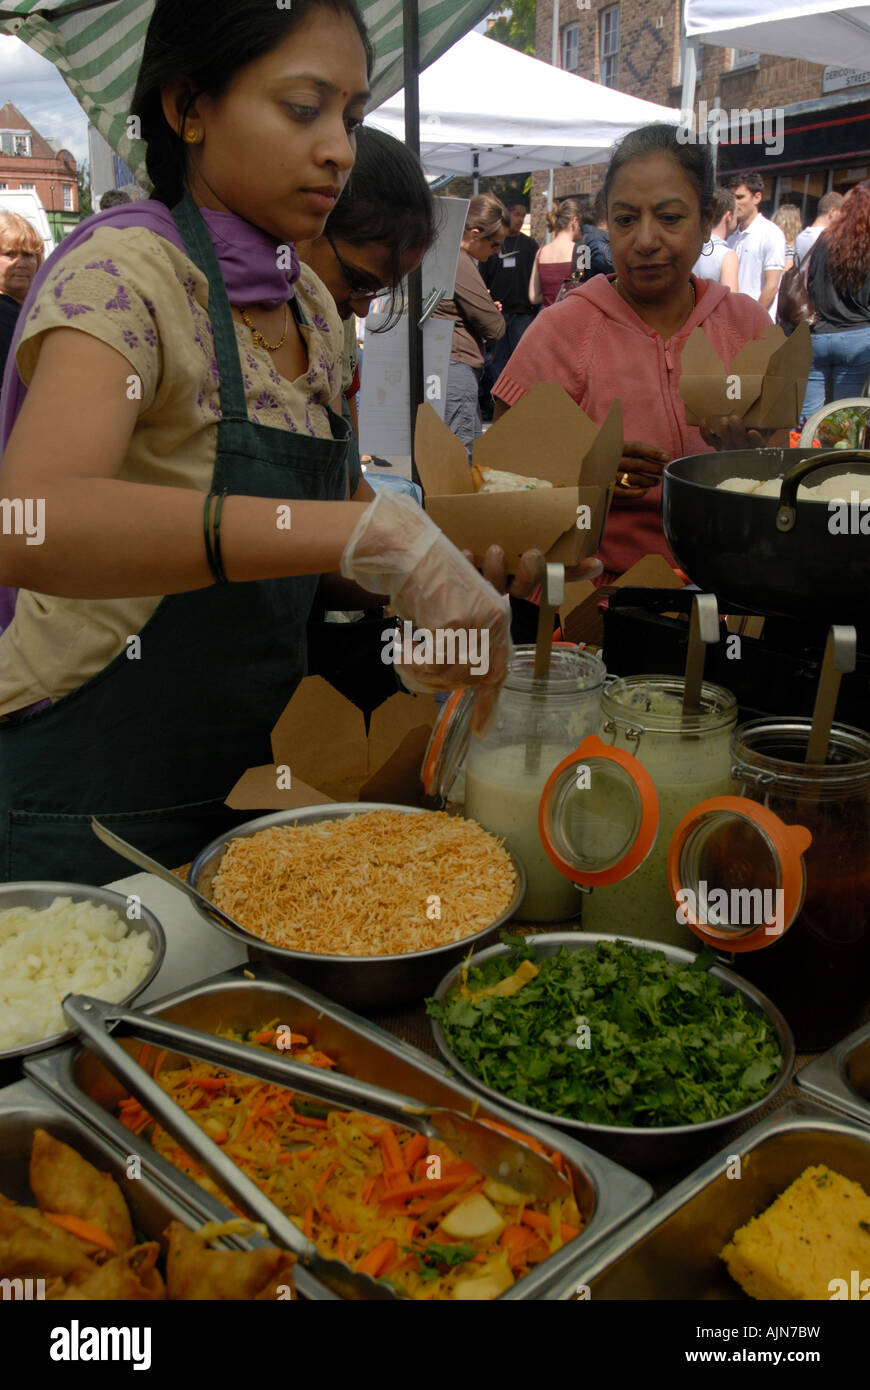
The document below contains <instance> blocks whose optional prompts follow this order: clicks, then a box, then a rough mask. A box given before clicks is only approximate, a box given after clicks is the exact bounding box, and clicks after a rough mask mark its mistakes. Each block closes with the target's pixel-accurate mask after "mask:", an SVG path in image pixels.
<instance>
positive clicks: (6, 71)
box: [0, 34, 88, 166]
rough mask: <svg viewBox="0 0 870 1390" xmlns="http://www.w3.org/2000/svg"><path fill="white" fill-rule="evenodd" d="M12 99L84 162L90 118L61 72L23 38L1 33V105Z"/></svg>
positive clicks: (42, 131) (43, 131)
mask: <svg viewBox="0 0 870 1390" xmlns="http://www.w3.org/2000/svg"><path fill="white" fill-rule="evenodd" d="M6 101H11V102H12V103H13V104H14V105H15V106H17V107H18V109H19V111H20V112H21V113H22V115H24V116H26V117H27V119H28V120H29V121H30V123H31V125H33V126H35V128H36V129H37V130H38V131H39V133H40V135H42V136H44V137H45V139H46V140H59V141H60V142H61V144H62V145H64V146H65V147H66V148H67V149H68V150H70V151H71V152H72V154H73V155H74V156H75V158H76V162H77V163H78V164H79V166H81V162H82V160H84V159H87V156H88V118H87V116H86V115H85V113H84V111H83V110H82V108H81V107H80V106H79V104H78V102H77V101H76V99H75V97H74V96H73V94H72V92H71V91H70V90H69V88H68V87H67V85H66V83H65V82H64V80H63V78H62V77H61V75H60V73H59V72H58V71H57V69H56V68H55V67H54V65H53V64H52V63H50V62H49V61H48V59H47V58H43V57H41V56H40V54H38V53H34V51H33V49H32V48H28V47H27V45H26V44H24V43H22V42H21V40H20V39H16V38H12V37H9V36H7V35H4V34H0V106H2V105H3V103H4V102H6Z"/></svg>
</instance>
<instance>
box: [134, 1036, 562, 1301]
mask: <svg viewBox="0 0 870 1390" xmlns="http://www.w3.org/2000/svg"><path fill="white" fill-rule="evenodd" d="M273 1030H274V1025H267V1026H266V1027H265V1028H264V1029H262V1030H252V1032H251V1033H248V1034H240V1033H237V1032H232V1031H229V1030H227V1031H226V1032H224V1034H223V1035H224V1036H226V1037H231V1038H235V1039H238V1040H241V1041H244V1042H248V1041H251V1040H252V1039H253V1038H256V1039H257V1040H258V1043H262V1045H264V1046H268V1042H269V1041H270V1040H271V1037H273V1036H274V1031H273ZM255 1045H257V1044H255ZM293 1057H294V1060H296V1061H303V1062H308V1063H310V1064H311V1065H313V1066H332V1065H335V1064H334V1063H333V1062H332V1059H331V1058H329V1057H328V1056H327V1055H326V1054H324V1053H322V1052H320V1051H318V1049H317V1048H315V1047H313V1046H312V1045H311V1044H309V1043H308V1042H307V1040H305V1045H304V1046H300V1047H294V1051H293ZM140 1064H142V1065H146V1064H147V1063H146V1059H145V1057H142V1056H140ZM149 1069H150V1068H149ZM157 1080H158V1081H159V1083H160V1085H161V1086H162V1087H163V1089H164V1090H165V1091H167V1092H168V1094H169V1095H170V1096H171V1097H172V1099H173V1100H174V1101H175V1102H176V1103H177V1104H178V1105H180V1106H181V1107H182V1109H184V1110H185V1111H188V1112H189V1113H190V1114H191V1115H192V1117H193V1118H194V1119H195V1120H196V1121H197V1123H199V1124H200V1125H201V1126H202V1127H203V1129H205V1131H206V1133H208V1134H210V1135H211V1137H212V1138H214V1139H215V1141H216V1142H217V1143H219V1144H220V1145H221V1147H222V1148H223V1150H224V1152H225V1153H227V1154H228V1155H229V1156H230V1157H231V1158H232V1159H233V1161H234V1162H235V1163H237V1164H238V1165H239V1167H240V1168H241V1169H242V1171H243V1172H245V1173H246V1174H247V1175H248V1176H249V1177H250V1178H252V1179H253V1181H254V1182H256V1183H257V1185H258V1186H259V1187H260V1188H262V1190H263V1191H264V1192H265V1193H266V1194H267V1195H268V1196H269V1197H270V1198H271V1200H272V1201H273V1202H274V1203H275V1204H276V1206H278V1207H280V1208H281V1210H283V1211H284V1212H286V1213H287V1215H288V1216H289V1217H290V1218H291V1219H292V1220H293V1221H294V1222H295V1223H296V1225H297V1226H300V1227H301V1228H302V1229H303V1230H304V1231H305V1232H306V1234H308V1235H310V1237H311V1238H312V1239H313V1240H314V1241H315V1243H316V1244H317V1246H318V1248H319V1249H320V1250H321V1251H322V1253H323V1254H324V1255H328V1256H334V1257H335V1258H337V1259H342V1260H345V1261H347V1263H348V1264H350V1265H351V1266H352V1267H353V1268H355V1269H362V1270H364V1271H366V1272H368V1273H370V1274H373V1275H374V1277H376V1278H386V1279H388V1280H389V1281H390V1282H391V1283H392V1284H393V1285H394V1286H395V1287H396V1288H397V1289H398V1290H400V1291H401V1292H402V1293H404V1294H406V1295H407V1296H409V1297H410V1298H413V1299H418V1300H422V1301H430V1300H437V1299H452V1298H455V1297H457V1293H456V1289H457V1286H458V1285H459V1286H460V1290H459V1295H458V1296H459V1297H474V1296H475V1295H474V1294H473V1293H471V1294H469V1293H468V1292H467V1290H468V1281H469V1279H478V1278H479V1279H481V1280H488V1279H489V1278H491V1277H492V1276H493V1274H494V1275H495V1276H496V1278H497V1279H499V1280H500V1281H501V1287H502V1288H504V1287H508V1286H509V1285H510V1284H511V1283H513V1282H514V1281H515V1280H517V1279H520V1278H522V1276H523V1275H524V1274H526V1273H527V1272H528V1271H529V1270H530V1269H532V1268H533V1267H534V1266H535V1265H537V1264H540V1263H541V1262H542V1261H543V1260H545V1259H547V1258H548V1256H549V1255H550V1254H552V1253H554V1252H555V1251H556V1250H558V1249H560V1248H561V1246H562V1245H563V1244H565V1243H566V1242H567V1241H568V1240H571V1239H573V1238H574V1237H575V1236H576V1235H578V1234H579V1232H580V1230H581V1229H582V1227H583V1224H584V1223H583V1218H582V1216H581V1214H580V1212H579V1210H578V1208H577V1205H576V1203H575V1201H574V1199H573V1196H572V1197H570V1198H566V1199H561V1200H559V1201H556V1202H553V1203H546V1202H540V1201H535V1200H532V1199H531V1198H529V1199H523V1200H521V1201H519V1202H518V1203H516V1204H515V1198H511V1196H510V1189H504V1196H505V1197H506V1198H507V1200H499V1197H498V1195H495V1196H494V1195H493V1191H494V1189H493V1186H492V1184H491V1183H487V1180H486V1179H485V1178H484V1177H483V1176H482V1175H481V1174H480V1173H478V1172H477V1171H476V1170H475V1169H474V1168H473V1166H472V1165H471V1164H470V1163H467V1162H464V1161H462V1160H460V1159H458V1158H457V1157H456V1156H455V1155H454V1154H453V1153H452V1152H451V1151H450V1149H449V1148H448V1147H447V1145H446V1144H443V1143H441V1142H440V1141H439V1140H434V1139H427V1140H423V1139H422V1138H421V1137H420V1136H418V1135H414V1134H411V1133H410V1132H409V1131H408V1130H404V1129H402V1128H400V1127H399V1126H397V1125H391V1124H389V1123H387V1122H386V1121H385V1120H379V1119H376V1118H374V1117H373V1116H370V1115H364V1114H360V1113H354V1112H347V1111H339V1110H328V1108H327V1107H326V1106H323V1105H320V1104H319V1103H318V1102H314V1101H306V1100H305V1098H304V1097H302V1096H301V1095H300V1094H299V1093H296V1092H293V1091H290V1090H286V1089H284V1088H282V1087H279V1086H275V1085H272V1084H270V1083H266V1082H260V1081H256V1080H253V1079H252V1078H249V1077H243V1076H239V1075H236V1074H234V1073H231V1072H229V1071H227V1070H226V1069H225V1068H222V1067H218V1066H214V1065H211V1064H207V1063H204V1062H198V1061H190V1062H189V1063H187V1064H184V1065H180V1066H178V1065H173V1066H171V1067H169V1068H165V1069H164V1070H162V1071H158V1072H157ZM120 1116H121V1121H122V1123H123V1124H125V1125H126V1126H127V1127H128V1128H129V1129H131V1130H132V1131H133V1132H134V1133H136V1134H143V1133H144V1132H146V1131H147V1132H148V1134H149V1136H150V1139H151V1143H152V1144H153V1145H154V1147H155V1148H156V1149H157V1151H158V1152H159V1153H161V1154H163V1156H164V1157H166V1158H167V1159H168V1160H169V1161H170V1162H171V1163H173V1164H175V1166H176V1167H178V1168H180V1169H181V1170H182V1171H183V1172H185V1173H187V1174H189V1175H190V1176H191V1177H192V1178H193V1179H194V1180H195V1181H196V1182H198V1183H199V1184H200V1185H201V1186H202V1187H203V1188H205V1189H206V1190H207V1191H209V1192H211V1193H212V1194H213V1195H214V1196H216V1197H218V1198H220V1200H221V1201H224V1202H228V1199H227V1198H226V1197H225V1196H224V1195H223V1193H221V1191H220V1189H219V1188H218V1187H217V1186H216V1185H215V1184H214V1182H213V1181H212V1180H211V1179H210V1178H209V1177H208V1176H207V1175H206V1174H205V1173H204V1172H203V1171H202V1169H201V1168H200V1167H199V1166H198V1165H197V1164H196V1162H195V1161H194V1160H193V1159H192V1158H190V1157H189V1155H187V1154H186V1153H185V1151H184V1150H183V1149H181V1148H180V1147H179V1146H178V1145H177V1144H176V1142H175V1141H174V1140H173V1139H172V1138H171V1136H170V1135H168V1134H167V1133H166V1131H165V1130H163V1129H161V1128H160V1127H159V1126H158V1125H156V1124H155V1123H154V1121H152V1120H151V1118H150V1116H149V1115H148V1113H147V1112H146V1111H145V1110H144V1109H143V1107H142V1106H141V1105H140V1104H139V1102H138V1101H136V1100H134V1099H132V1098H127V1099H125V1100H123V1101H121V1103H120ZM518 1137H521V1138H523V1139H525V1141H526V1142H527V1143H531V1144H533V1145H534V1146H535V1147H538V1148H539V1149H541V1152H545V1150H543V1149H542V1148H541V1146H540V1145H538V1144H537V1143H536V1141H535V1140H533V1139H530V1138H529V1137H528V1136H525V1135H520V1136H518ZM549 1157H550V1158H551V1159H552V1160H553V1162H554V1163H556V1165H557V1166H558V1167H559V1168H560V1169H561V1171H563V1172H566V1166H565V1163H564V1160H563V1159H562V1156H561V1155H560V1154H555V1153H550V1154H549ZM433 1159H438V1160H439V1162H438V1163H437V1164H435V1163H433V1162H432V1160H433ZM439 1170H440V1173H439ZM427 1174H428V1175H429V1176H427ZM484 1190H486V1195H487V1198H488V1200H489V1201H490V1202H491V1204H492V1206H493V1207H494V1208H495V1210H496V1211H497V1213H498V1216H499V1218H500V1221H499V1225H498V1228H497V1229H495V1230H494V1231H493V1232H492V1233H491V1234H489V1235H488V1236H486V1237H480V1238H477V1239H469V1240H465V1241H460V1240H457V1239H454V1238H453V1237H451V1236H450V1235H449V1234H447V1233H446V1232H444V1231H443V1230H442V1228H441V1222H442V1221H443V1220H444V1219H445V1218H446V1217H447V1216H448V1215H449V1213H450V1212H452V1211H454V1210H455V1209H456V1208H457V1207H458V1206H459V1204H460V1203H461V1202H462V1201H463V1200H464V1199H465V1198H466V1197H468V1196H469V1195H471V1194H474V1193H480V1192H483V1191H484ZM228 1204H229V1205H232V1203H231V1202H228ZM433 1243H434V1248H433ZM445 1248H447V1249H450V1250H451V1251H452V1252H453V1253H454V1254H455V1255H456V1256H457V1257H459V1259H460V1262H459V1263H457V1264H456V1265H454V1266H453V1267H450V1264H449V1261H447V1262H445V1259H444V1258H443V1256H444V1250H445ZM439 1256H441V1257H442V1258H439ZM483 1287H484V1285H483V1284H481V1288H483ZM490 1296H492V1295H490Z"/></svg>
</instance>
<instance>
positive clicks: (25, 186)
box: [18, 183, 36, 193]
mask: <svg viewBox="0 0 870 1390" xmlns="http://www.w3.org/2000/svg"><path fill="white" fill-rule="evenodd" d="M18 187H19V188H20V189H22V190H24V191H26V192H28V193H35V192H36V184H35V183H20V184H19V185H18Z"/></svg>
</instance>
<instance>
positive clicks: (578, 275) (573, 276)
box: [553, 241, 586, 304]
mask: <svg viewBox="0 0 870 1390" xmlns="http://www.w3.org/2000/svg"><path fill="white" fill-rule="evenodd" d="M581 245H582V243H581V242H580V241H575V242H574V251H573V253H572V255H571V272H570V274H569V275H566V276H565V279H564V280H563V281H562V283H561V285H560V286H559V293H558V294H557V295H556V298H555V299H554V300H553V303H554V304H559V303H560V302H561V301H562V300H563V299H564V298H565V295H566V294H568V293H569V291H570V290H576V289H579V287H580V286H581V285H582V284H583V281H584V280H585V279H586V267H585V265H581V264H580V259H579V250H580V246H581Z"/></svg>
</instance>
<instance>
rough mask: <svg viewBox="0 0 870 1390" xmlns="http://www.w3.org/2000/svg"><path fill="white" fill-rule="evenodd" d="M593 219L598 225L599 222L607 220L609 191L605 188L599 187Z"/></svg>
mask: <svg viewBox="0 0 870 1390" xmlns="http://www.w3.org/2000/svg"><path fill="white" fill-rule="evenodd" d="M592 221H593V222H594V223H595V225H596V227H597V226H598V223H599V222H606V221H607V192H606V190H605V189H604V188H599V190H598V192H597V193H596V195H595V201H594V202H593V204H592Z"/></svg>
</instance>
